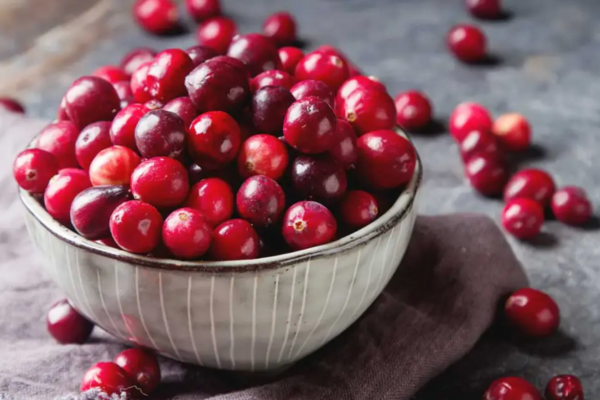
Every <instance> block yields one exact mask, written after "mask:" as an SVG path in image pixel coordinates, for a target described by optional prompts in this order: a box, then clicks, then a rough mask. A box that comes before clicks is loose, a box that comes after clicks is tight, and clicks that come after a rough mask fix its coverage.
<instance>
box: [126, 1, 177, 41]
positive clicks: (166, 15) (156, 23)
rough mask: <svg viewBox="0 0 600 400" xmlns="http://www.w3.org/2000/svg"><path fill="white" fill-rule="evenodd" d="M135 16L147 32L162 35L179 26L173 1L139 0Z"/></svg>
mask: <svg viewBox="0 0 600 400" xmlns="http://www.w3.org/2000/svg"><path fill="white" fill-rule="evenodd" d="M133 16H134V18H135V20H136V21H137V23H138V24H139V25H140V26H141V27H142V28H143V29H145V30H146V31H148V32H150V33H154V34H157V35H162V34H165V33H169V32H172V31H175V30H176V29H177V27H178V26H179V13H178V12H177V6H176V5H175V4H174V3H173V2H172V1H171V0H137V1H136V3H135V4H134V6H133Z"/></svg>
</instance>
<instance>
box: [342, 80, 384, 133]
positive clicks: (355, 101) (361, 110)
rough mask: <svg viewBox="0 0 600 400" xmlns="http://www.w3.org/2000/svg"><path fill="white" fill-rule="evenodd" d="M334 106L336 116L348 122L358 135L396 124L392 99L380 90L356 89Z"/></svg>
mask: <svg viewBox="0 0 600 400" xmlns="http://www.w3.org/2000/svg"><path fill="white" fill-rule="evenodd" d="M336 108H337V110H336V111H337V115H338V117H340V118H345V119H346V120H347V121H348V122H350V123H351V124H352V126H353V127H354V129H355V130H356V132H357V133H358V134H359V135H362V134H365V133H367V132H372V131H377V130H382V129H393V128H394V126H396V105H395V104H394V100H393V99H392V98H391V97H390V95H389V94H387V93H386V92H384V91H381V90H372V89H356V90H355V91H353V92H352V93H351V94H350V95H349V96H348V97H347V98H346V99H345V100H344V101H342V102H341V103H337V104H336Z"/></svg>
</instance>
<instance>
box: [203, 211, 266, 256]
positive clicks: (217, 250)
mask: <svg viewBox="0 0 600 400" xmlns="http://www.w3.org/2000/svg"><path fill="white" fill-rule="evenodd" d="M259 252H260V239H259V237H258V234H257V233H256V231H255V230H254V228H253V227H252V225H251V224H250V222H248V221H246V220H244V219H230V220H229V221H225V222H223V223H222V224H220V225H219V226H217V227H216V228H215V230H214V232H213V241H212V244H211V246H210V249H209V251H208V254H209V256H210V258H211V259H212V260H215V261H233V260H252V259H255V258H257V257H258V255H259Z"/></svg>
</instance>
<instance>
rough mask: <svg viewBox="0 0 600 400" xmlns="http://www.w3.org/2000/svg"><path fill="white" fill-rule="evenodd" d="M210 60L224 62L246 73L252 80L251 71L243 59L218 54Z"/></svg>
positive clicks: (243, 73)
mask: <svg viewBox="0 0 600 400" xmlns="http://www.w3.org/2000/svg"><path fill="white" fill-rule="evenodd" d="M209 61H214V62H217V61H218V62H222V63H225V64H227V65H229V66H230V67H233V68H235V69H236V70H237V71H238V72H239V73H241V74H242V75H244V76H245V77H246V78H248V80H251V79H252V77H251V76H250V72H248V68H246V64H245V63H244V62H243V61H240V60H238V59H237V58H233V57H229V56H216V57H213V58H211V59H210V60H209Z"/></svg>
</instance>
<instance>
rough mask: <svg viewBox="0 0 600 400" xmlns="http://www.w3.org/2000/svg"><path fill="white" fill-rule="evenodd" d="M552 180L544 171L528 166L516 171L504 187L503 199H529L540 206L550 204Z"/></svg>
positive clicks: (553, 187) (552, 191) (553, 189)
mask: <svg viewBox="0 0 600 400" xmlns="http://www.w3.org/2000/svg"><path fill="white" fill-rule="evenodd" d="M554 191H555V186H554V180H553V179H552V177H551V176H550V174H548V173H547V172H546V171H542V170H540V169H535V168H529V169H524V170H522V171H519V172H517V173H516V174H515V175H513V176H512V178H510V180H509V181H508V183H507V184H506V187H505V188H504V201H506V202H508V201H510V200H512V199H520V198H524V199H531V200H534V201H537V202H538V203H540V205H541V206H542V207H545V206H547V205H549V204H550V200H551V199H552V195H553V194H554Z"/></svg>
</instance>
